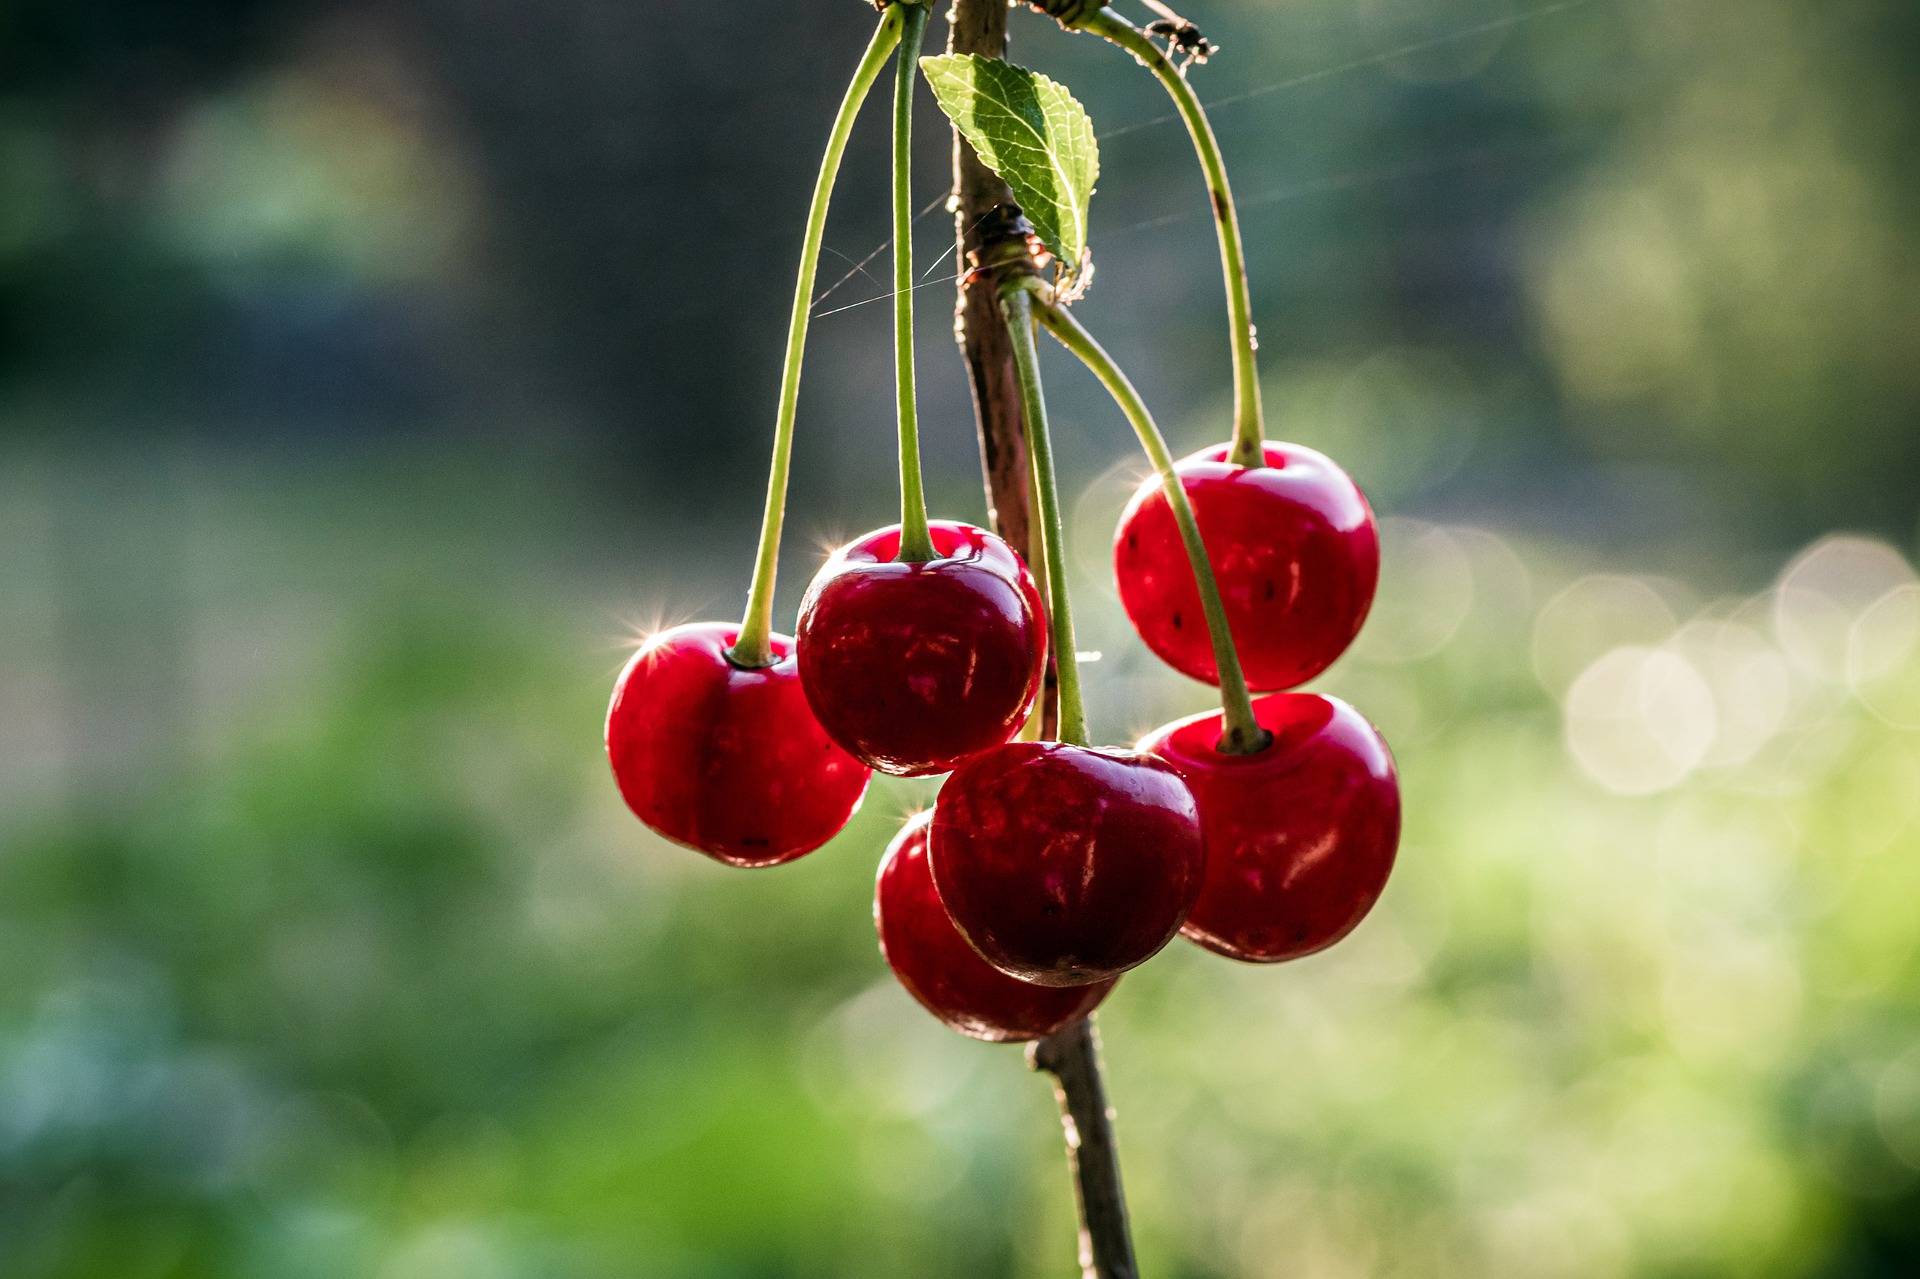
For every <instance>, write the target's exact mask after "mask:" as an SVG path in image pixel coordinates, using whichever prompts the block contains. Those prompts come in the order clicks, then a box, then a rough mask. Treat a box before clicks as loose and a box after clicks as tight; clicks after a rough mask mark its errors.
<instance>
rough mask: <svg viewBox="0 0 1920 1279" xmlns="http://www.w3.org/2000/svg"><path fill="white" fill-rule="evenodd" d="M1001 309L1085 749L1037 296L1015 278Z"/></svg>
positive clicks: (1071, 724)
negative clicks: (1036, 328)
mask: <svg viewBox="0 0 1920 1279" xmlns="http://www.w3.org/2000/svg"><path fill="white" fill-rule="evenodd" d="M1000 311H1001V313H1002V314H1003V315H1005V316H1006V319H1007V332H1008V334H1009V335H1010V336H1011V337H1012V339H1013V368H1014V375H1015V377H1016V378H1018V380H1019V382H1020V406H1021V409H1022V416H1024V417H1025V419H1026V425H1027V453H1028V455H1029V456H1030V457H1031V458H1032V459H1033V480H1034V485H1033V487H1034V498H1035V502H1036V504H1037V505H1038V506H1039V508H1040V510H1039V515H1040V522H1039V532H1040V543H1041V548H1042V549H1041V558H1042V560H1044V561H1045V563H1046V577H1047V595H1048V598H1047V611H1048V613H1050V614H1051V615H1052V619H1053V636H1052V638H1053V651H1054V664H1055V666H1056V667H1057V668H1058V670H1059V675H1060V729H1059V733H1060V740H1061V741H1063V742H1068V743H1071V744H1072V745H1075V746H1085V745H1087V744H1088V739H1087V707H1086V703H1085V701H1083V700H1082V698H1081V694H1080V661H1079V658H1078V656H1077V654H1078V652H1079V650H1078V649H1077V648H1075V646H1074V639H1073V608H1072V605H1071V604H1070V603H1069V601H1068V599H1067V565H1066V526H1065V523H1064V522H1063V521H1062V519H1061V516H1060V487H1059V484H1058V483H1057V482H1056V481H1055V479H1054V473H1053V441H1052V438H1051V435H1050V433H1049V432H1048V429H1047V400H1046V395H1045V393H1044V392H1043V390H1042V389H1041V385H1040V352H1039V349H1038V348H1037V347H1036V346H1035V344H1034V339H1033V297H1032V295H1031V294H1030V293H1029V292H1028V284H1027V282H1026V281H1023V280H1012V281H1008V282H1007V283H1006V284H1003V285H1001V287H1000Z"/></svg>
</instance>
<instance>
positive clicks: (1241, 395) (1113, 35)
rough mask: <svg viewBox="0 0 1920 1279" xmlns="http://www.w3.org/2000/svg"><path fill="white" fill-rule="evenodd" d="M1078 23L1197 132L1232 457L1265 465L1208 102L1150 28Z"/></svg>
mask: <svg viewBox="0 0 1920 1279" xmlns="http://www.w3.org/2000/svg"><path fill="white" fill-rule="evenodd" d="M1076 26H1077V29H1078V30H1081V31H1086V32H1090V33H1091V34H1093V35H1097V36H1100V37H1102V38H1104V39H1106V40H1110V41H1112V42H1113V43H1114V44H1117V45H1119V46H1120V47H1121V48H1122V49H1125V50H1126V51H1127V52H1128V53H1131V54H1132V55H1133V56H1134V57H1135V58H1137V59H1139V61H1140V62H1141V63H1142V64H1143V65H1145V67H1146V68H1147V69H1148V70H1149V71H1151V72H1153V74H1154V75H1155V77H1157V78H1158V79H1159V81H1160V83H1161V84H1163V85H1165V86H1166V89H1167V92H1168V93H1169V94H1171V95H1172V96H1173V103H1174V106H1175V107H1177V108H1178V109H1179V111H1180V118H1181V119H1182V120H1183V121H1185V122H1186V126H1187V132H1188V133H1189V134H1191V135H1192V137H1193V148H1194V150H1195V151H1198V152H1199V153H1200V167H1201V169H1202V170H1203V171H1204V172H1205V174H1206V179H1207V194H1208V195H1209V196H1210V197H1211V198H1212V203H1213V222H1214V228H1215V229H1216V230H1217V231H1218V232H1219V235H1220V266H1221V270H1222V272H1223V273H1224V274H1225V276H1226V281H1227V318H1228V321H1229V322H1230V324H1231V325H1232V328H1233V421H1234V427H1233V451H1232V452H1231V453H1230V454H1229V455H1228V460H1229V461H1231V462H1233V463H1234V464H1235V465H1238V466H1265V465H1266V451H1265V449H1264V448H1263V447H1262V446H1263V444H1264V442H1265V439H1266V427H1265V424H1264V422H1263V420H1262V415H1261V407H1260V369H1259V365H1258V363H1257V362H1256V356H1255V354H1254V348H1255V345H1256V344H1255V342H1254V332H1253V299H1252V296H1251V294H1250V292H1249V289H1248V286H1247V260H1246V251H1245V249H1244V248H1243V247H1242V245H1241V241H1240V215H1239V213H1238V212H1237V211H1236V209H1235V207H1234V203H1233V188H1232V187H1231V186H1229V185H1228V184H1227V164H1226V161H1225V160H1224V159H1223V158H1222V157H1221V155H1220V142H1219V139H1217V138H1215V137H1214V136H1213V125H1212V124H1210V123H1208V121H1207V112H1206V108H1204V107H1202V106H1201V105H1200V98H1199V96H1198V95H1197V94H1195V93H1194V91H1193V86H1192V85H1190V84H1188V83H1187V78H1186V76H1184V75H1182V74H1181V73H1180V69H1179V68H1178V67H1176V66H1174V65H1173V63H1172V62H1171V61H1169V60H1168V58H1167V55H1166V54H1165V53H1163V52H1161V51H1160V48H1159V46H1157V45H1155V44H1154V42H1153V41H1152V40H1150V39H1148V38H1147V33H1146V32H1144V31H1142V30H1140V29H1139V28H1138V27H1136V26H1134V25H1133V24H1132V23H1129V22H1127V21H1125V20H1124V19H1121V18H1117V17H1115V16H1114V15H1113V14H1112V13H1110V12H1108V11H1107V10H1105V9H1095V10H1094V11H1093V12H1092V13H1090V14H1088V15H1087V16H1085V17H1084V18H1082V19H1080V20H1079V22H1078V23H1077V24H1076Z"/></svg>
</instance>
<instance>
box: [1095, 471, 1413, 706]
mask: <svg viewBox="0 0 1920 1279" xmlns="http://www.w3.org/2000/svg"><path fill="white" fill-rule="evenodd" d="M1265 447H1266V458H1267V464H1266V465H1265V466H1263V467H1253V468H1248V467H1244V466H1235V465H1233V464H1232V463H1231V462H1228V461H1227V460H1226V457H1227V454H1228V452H1229V451H1230V449H1231V446H1229V445H1226V444H1222V445H1219V446H1217V447H1215V448H1210V449H1202V450H1201V451H1200V452H1198V453H1195V454H1193V455H1192V456H1191V457H1187V458H1183V459H1181V461H1180V462H1179V463H1177V464H1176V466H1175V468H1174V469H1175V470H1176V471H1177V472H1178V473H1179V475H1180V481H1181V483H1182V484H1183V485H1185V487H1186V490H1187V500H1188V501H1190V502H1192V503H1193V513H1194V519H1195V520H1196V522H1198V523H1199V525H1200V540H1201V541H1202V542H1204V543H1205V544H1206V547H1207V557H1208V558H1209V559H1210V560H1211V561H1212V562H1213V572H1214V576H1215V577H1216V578H1217V579H1218V580H1219V583H1220V597H1221V600H1222V601H1223V602H1224V603H1225V604H1226V608H1227V621H1228V623H1229V625H1230V626H1231V627H1232V630H1233V639H1234V644H1235V646H1236V648H1237V650H1238V652H1239V654H1240V664H1241V666H1242V667H1244V668H1245V670H1246V673H1247V684H1248V686H1249V687H1251V688H1253V689H1254V690H1256V691H1262V690H1266V689H1279V688H1293V687H1294V686H1296V685H1298V684H1303V683H1305V682H1306V681H1307V680H1310V679H1312V678H1313V677H1314V676H1315V675H1318V674H1319V673H1320V672H1321V671H1323V670H1325V669H1326V668H1327V667H1329V666H1331V665H1332V664H1333V660H1334V659H1335V658H1337V657H1339V656H1340V654H1341V653H1343V652H1345V651H1346V648H1347V645H1349V644H1351V643H1352V642H1353V637H1354V636H1356V635H1358V634H1359V633H1360V624H1361V623H1362V622H1364V621H1366V620H1367V610H1368V609H1369V608H1371V607H1372V605H1373V590H1374V586H1375V585H1376V584H1377V582H1378V581H1379V578H1380V534H1379V531H1378V529H1376V528H1375V526H1374V522H1373V511H1372V509H1371V508H1369V507H1368V506H1367V499H1366V498H1365V496H1363V495H1362V494H1361V492H1360V490H1359V488H1357V487H1356V486H1355V485H1354V482H1353V481H1352V480H1351V479H1348V478H1347V473H1346V472H1345V471H1342V470H1341V469H1340V468H1339V467H1338V466H1335V465H1334V464H1333V463H1332V462H1331V461H1329V460H1328V459H1327V458H1326V457H1324V456H1323V455H1321V454H1319V453H1316V452H1314V451H1313V450H1312V449H1309V448H1303V447H1301V446H1300V445H1298V444H1276V443H1273V442H1272V441H1268V443H1267V444H1266V446H1265ZM1113 572H1114V577H1115V578H1116V579H1117V580H1118V582H1119V585H1120V602H1121V604H1123V605H1124V606H1125V607H1126V610H1127V616H1128V617H1129V618H1131V619H1132V621H1133V628H1134V629H1135V630H1136V631H1138V632H1139V633H1140V638H1141V639H1143V640H1145V641H1146V642H1147V647H1148V648H1150V649H1152V650H1153V651H1154V652H1155V653H1156V654H1158V655H1159V657H1160V659H1161V660H1162V661H1164V662H1166V663H1167V664H1168V665H1170V666H1172V667H1174V668H1175V669H1176V670H1178V671H1180V672H1182V673H1183V674H1186V675H1191V676H1192V677H1193V678H1195V679H1197V680H1204V681H1206V682H1207V683H1209V684H1217V683H1219V682H1220V676H1219V672H1218V670H1217V669H1216V668H1215V666H1214V662H1213V643H1212V641H1211V640H1210V639H1209V638H1208V636H1207V619H1206V614H1205V613H1204V612H1203V611H1202V610H1201V607H1200V588H1199V587H1198V586H1197V585H1196V584H1195V583H1194V580H1193V567H1192V565H1191V564H1190V563H1189V562H1188V560H1187V548H1186V543H1185V542H1183V541H1181V540H1180V529H1179V526H1178V525H1176V524H1175V523H1174V520H1173V510H1172V508H1171V507H1169V506H1168V505H1167V498H1166V494H1165V492H1164V491H1163V490H1162V488H1161V484H1160V479H1159V477H1158V476H1154V477H1152V478H1150V479H1148V480H1147V481H1145V482H1144V483H1142V484H1141V486H1140V489H1139V491H1138V492H1136V493H1135V494H1134V495H1133V501H1132V502H1130V503H1128V504H1127V510H1126V513H1125V514H1124V515H1122V516H1121V517H1120V527H1119V529H1118V531H1117V532H1116V533H1115V534H1114V539H1113Z"/></svg>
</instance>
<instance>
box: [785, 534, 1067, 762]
mask: <svg viewBox="0 0 1920 1279" xmlns="http://www.w3.org/2000/svg"><path fill="white" fill-rule="evenodd" d="M931 532H932V534H933V547H934V550H935V551H936V552H938V554H939V557H940V558H938V559H935V560H930V561H928V562H927V563H924V564H902V563H899V562H897V561H896V560H895V559H894V556H895V555H897V554H898V553H899V550H900V529H899V526H897V525H896V526H894V527H891V528H884V529H881V530H879V531H878V532H875V533H869V534H867V535H866V536H865V537H862V538H860V539H859V540H857V541H854V542H852V543H849V544H848V545H846V546H843V547H841V548H840V550H838V551H836V552H835V553H834V555H833V558H832V559H830V560H828V561H827V563H826V566H825V567H824V568H822V569H821V570H820V572H819V575H818V576H816V577H815V578H814V579H813V584H812V585H811V586H809V587H808V588H807V595H806V598H805V599H804V600H803V601H802V602H801V604H800V625H799V628H798V630H797V631H796V632H795V635H796V640H797V643H798V646H799V653H800V684H801V687H803V688H804V689H806V693H807V702H808V704H809V705H811V706H812V707H813V713H814V715H815V716H816V717H817V718H818V719H819V721H820V725H821V727H822V728H824V729H826V731H827V734H828V736H830V737H832V738H833V740H834V741H836V742H838V743H840V745H841V746H842V747H844V748H845V749H846V750H847V751H848V752H849V753H850V754H852V755H853V756H854V757H855V758H856V759H859V760H860V761H861V762H862V763H865V764H867V765H868V766H869V767H872V768H876V769H879V770H880V771H881V772H884V773H892V774H894V775H895V776H898V777H924V776H927V775H929V774H932V773H944V772H946V771H947V770H949V769H951V768H952V767H953V766H954V765H955V764H958V763H959V762H960V761H961V760H963V759H965V758H966V757H967V756H969V755H972V754H975V753H976V752H979V751H983V750H986V749H988V748H989V747H993V746H999V745H1002V744H1004V743H1005V742H1007V741H1009V740H1010V739H1011V738H1012V737H1013V736H1014V734H1016V733H1018V732H1019V731H1020V726H1021V725H1022V724H1024V723H1026V721H1027V716H1028V714H1029V713H1031V712H1032V710H1033V704H1034V701H1035V699H1037V698H1038V697H1039V695H1040V681H1041V678H1042V676H1043V675H1044V674H1045V673H1046V665H1047V630H1046V619H1045V614H1044V611H1043V609H1042V607H1041V604H1040V592H1039V590H1038V589H1037V588H1036V587H1035V586H1034V583H1033V575H1032V574H1030V573H1029V572H1028V571H1027V566H1026V565H1025V564H1023V563H1022V562H1021V560H1020V557H1019V556H1018V555H1015V554H1014V553H1013V551H1012V549H1011V548H1009V547H1008V546H1007V544H1006V543H1005V542H1003V541H1001V540H1000V539H999V538H997V537H995V536H994V535H993V534H991V533H989V532H987V531H986V530H985V529H979V528H975V527H974V526H973V525H971V524H958V523H953V522H951V521H947V520H936V521H934V522H933V523H932V525H931Z"/></svg>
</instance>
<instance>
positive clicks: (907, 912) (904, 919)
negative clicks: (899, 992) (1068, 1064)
mask: <svg viewBox="0 0 1920 1279" xmlns="http://www.w3.org/2000/svg"><path fill="white" fill-rule="evenodd" d="M932 820H933V814H931V813H921V814H920V815H919V816H917V817H915V818H913V819H911V820H910V821H908V822H907V824H906V825H905V826H904V827H902V828H901V830H900V833H899V834H898V835H896V836H894V838H893V843H892V844H890V845H888V847H887V855H886V857H885V858H883V859H882V860H881V862H880V875H879V879H878V880H877V881H876V883H875V884H874V891H873V921H874V923H875V924H876V925H878V927H879V929H880V953H881V954H882V955H885V956H886V959H887V963H888V965H889V966H891V967H892V969H893V975H894V976H895V977H898V978H899V979H900V984H901V985H902V986H905V987H906V988H907V993H908V994H910V995H912V996H913V997H914V998H915V999H917V1000H919V1001H920V1003H921V1004H922V1005H924V1006H925V1008H926V1010H927V1011H928V1012H930V1013H932V1014H933V1015H934V1016H935V1017H938V1018H939V1019H940V1020H941V1021H943V1022H945V1023H947V1025H949V1026H951V1027H953V1029H955V1030H957V1031H959V1032H960V1033H961V1034H963V1035H971V1036H973V1037H974V1038H975V1039H986V1040H991V1041H992V1042H994V1043H1017V1042H1020V1041H1023V1040H1030V1039H1045V1038H1046V1037H1047V1036H1048V1035H1051V1034H1052V1033H1053V1032H1054V1031H1056V1030H1058V1029H1060V1028H1061V1027H1062V1026H1064V1025H1066V1024H1067V1023H1069V1022H1073V1021H1078V1020H1079V1019H1080V1018H1082V1017H1085V1016H1086V1015H1087V1014H1088V1013H1090V1012H1092V1011H1093V1010H1094V1009H1095V1008H1097V1007H1099V1006H1100V1001H1101V1000H1103V999H1105V998H1106V997H1107V992H1109V991H1111V990H1112V989H1113V987H1114V983H1115V981H1117V980H1118V979H1117V978H1108V979H1107V980H1106V981H1098V982H1094V983H1092V984H1091V985H1087V986H1064V987H1063V986H1036V985H1034V984H1033V983H1032V982H1025V981H1021V980H1020V979H1018V978H1017V977H1009V976H1007V975H1006V974H1005V973H1003V972H1001V971H1000V970H999V969H997V968H995V967H994V966H993V965H991V964H989V963H988V962H987V961H986V960H984V959H982V958H980V956H979V955H978V954H977V953H976V952H975V951H974V949H973V947H971V946H969V945H967V939H966V938H964V937H962V936H961V935H960V930H959V929H957V928H955V927H954V926H953V920H952V918H951V917H949V916H948V914H947V908H946V907H945V906H942V905H941V904H940V897H939V894H937V893H936V892H935V891H934V887H933V871H932V869H931V868H930V867H929V866H928V864H927V827H928V825H929V824H930V823H931V822H932Z"/></svg>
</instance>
